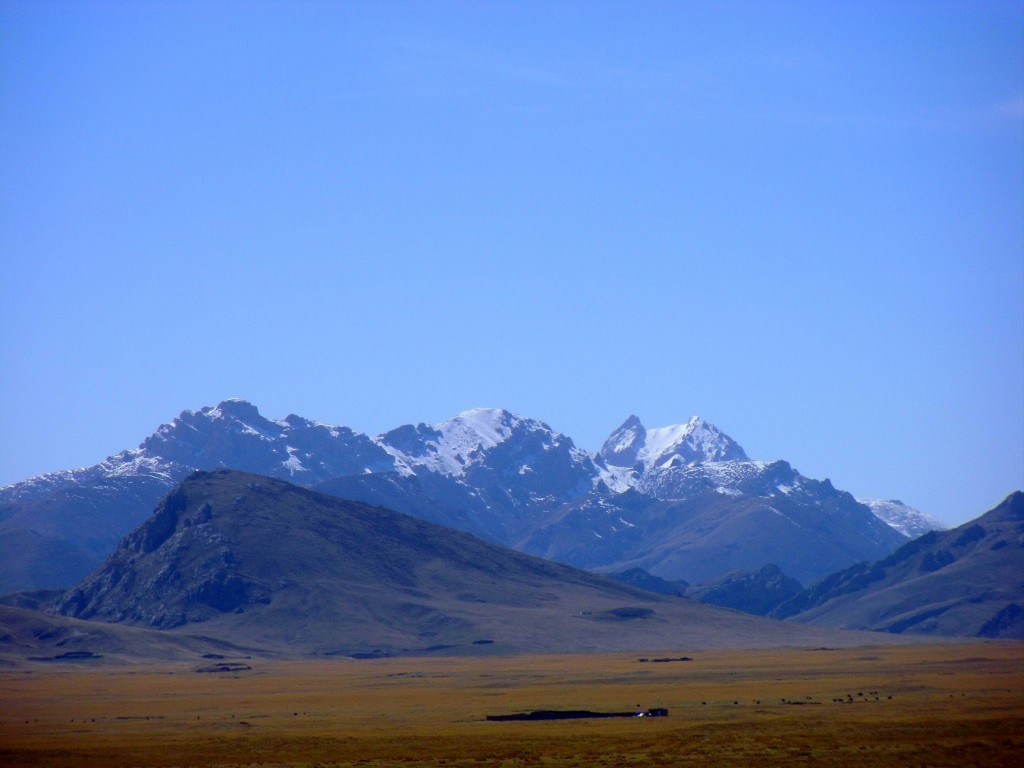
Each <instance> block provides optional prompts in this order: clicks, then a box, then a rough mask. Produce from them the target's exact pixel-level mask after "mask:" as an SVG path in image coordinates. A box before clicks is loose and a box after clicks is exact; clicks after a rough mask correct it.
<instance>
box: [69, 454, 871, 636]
mask: <svg viewBox="0 0 1024 768" xmlns="http://www.w3.org/2000/svg"><path fill="white" fill-rule="evenodd" d="M57 610H58V611H59V612H60V613H62V614H64V615H67V616H73V617H77V618H80V619H89V620H92V621H106V622H116V623H122V624H129V625H135V626H144V627H154V628H163V629H165V630H169V631H172V632H180V633H189V634H200V633H201V634H202V635H204V636H208V637H215V638H218V639H220V640H223V641H226V642H232V643H235V644H237V645H241V646H246V647H253V648H262V649H268V650H273V651H278V652H287V653H315V654H345V655H380V654H393V653H402V652H425V651H434V652H453V653H521V652H529V651H543V652H552V651H560V652H566V651H583V650H624V649H638V648H669V647H679V646H686V647H752V646H771V645H794V644H796V645H799V644H810V643H821V642H826V641H827V642H864V638H863V636H861V637H859V638H855V637H850V638H847V639H845V640H844V639H843V638H841V637H838V636H837V635H836V634H835V633H834V632H831V631H823V630H818V629H809V628H807V627H803V626H801V625H798V624H790V623H782V622H776V621H769V620H764V619H759V618H756V617H751V616H745V615H742V614H737V613H734V612H730V611H722V610H719V609H716V608H713V607H710V606H704V605H700V604H695V603H691V602H690V601H685V600H680V599H678V598H670V597H660V596H657V595H652V594H649V593H644V592H640V591H637V590H635V589H633V588H631V587H628V586H625V585H621V584H618V583H615V582H612V581H610V580H608V579H605V578H603V577H600V576H595V575H592V574H588V573H585V572H583V571H579V570H576V569H573V568H570V567H567V566H562V565H557V564H553V563H549V562H546V561H543V560H539V559H537V558H534V557H530V556H527V555H523V554H520V553H516V552H512V551H510V550H505V549H502V548H500V547H497V546H494V545H491V544H488V543H485V542H483V541H481V540H479V539H476V538H474V537H473V536H470V535H468V534H463V533H459V532H455V531H452V530H450V529H446V528H442V527H439V526H436V525H433V524H431V523H427V522H424V521H422V520H417V519H415V518H411V517H408V516H406V515H402V514H398V513H395V512H391V511H388V510H385V509H382V508H379V507H370V506H367V505H364V504H360V503H356V502H350V501H344V500H339V499H337V498H333V497H329V496H324V495H322V494H318V493H315V492H313V491H309V490H305V489H302V488H298V487H296V486H293V485H290V484H288V483H285V482H283V481H280V480H274V479H270V478H266V477H260V476H255V475H248V474H244V473H239V472H234V471H230V470H218V471H215V472H197V473H195V474H194V475H192V476H191V477H189V478H188V479H187V480H186V481H185V482H184V483H182V484H181V485H179V486H178V487H177V488H175V489H174V491H172V492H171V493H170V494H169V495H168V496H167V497H166V498H165V499H164V500H163V501H162V502H161V503H160V504H159V505H158V507H157V509H156V511H155V513H154V514H153V516H152V517H151V518H150V519H149V520H148V521H147V522H146V523H145V524H144V525H143V526H141V527H140V528H139V529H137V530H136V531H135V532H133V533H132V534H131V535H130V536H128V537H127V538H126V539H125V540H124V541H123V542H122V544H121V546H120V547H119V548H118V550H117V551H116V552H115V553H114V555H113V556H112V557H111V558H110V559H109V560H108V561H107V563H106V564H105V565H104V566H103V567H102V568H100V569H99V570H98V571H96V572H95V573H94V574H92V575H91V576H90V577H89V578H87V579H86V580H85V581H84V582H83V583H82V584H80V585H79V586H78V587H76V588H74V589H72V590H70V591H68V592H67V593H66V594H65V595H64V596H63V598H62V599H61V600H60V601H59V603H58V606H57Z"/></svg>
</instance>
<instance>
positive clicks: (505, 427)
mask: <svg viewBox="0 0 1024 768" xmlns="http://www.w3.org/2000/svg"><path fill="white" fill-rule="evenodd" d="M518 428H525V429H526V430H527V431H531V430H536V429H544V430H547V431H549V432H550V429H549V428H548V427H547V426H546V425H544V424H541V423H540V422H536V421H533V420H532V419H524V418H522V417H519V416H515V415H513V414H511V413H509V412H508V411H506V410H504V409H502V408H474V409H472V410H469V411H463V412H462V413H460V414H459V415H457V416H455V417H454V418H451V419H449V420H448V421H443V422H441V423H440V424H437V425H435V426H432V427H430V426H427V425H425V424H419V425H417V426H415V427H413V426H412V425H411V424H410V425H405V426H402V427H398V428H397V429H394V430H391V431H390V432H387V433H385V434H383V435H381V436H379V437H378V438H377V439H376V442H377V444H378V445H380V446H381V447H382V448H383V449H384V450H385V451H387V452H388V453H389V454H390V455H391V456H393V457H394V458H395V459H396V462H397V463H398V464H399V465H400V466H402V467H404V468H406V469H408V468H412V467H417V466H422V467H425V468H427V469H429V470H431V471H433V472H440V473H441V474H444V475H449V476H456V477H458V476H462V475H464V474H465V472H466V469H467V467H468V466H470V465H472V464H475V463H479V462H480V461H481V459H482V458H483V457H484V455H485V454H486V453H487V451H489V450H491V449H492V448H495V447H496V446H498V445H499V444H501V443H503V442H505V441H506V440H508V439H509V438H510V437H512V435H513V433H514V432H515V431H516V430H517V429H518Z"/></svg>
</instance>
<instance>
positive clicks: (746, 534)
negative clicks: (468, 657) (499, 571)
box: [517, 461, 906, 583]
mask: <svg viewBox="0 0 1024 768" xmlns="http://www.w3.org/2000/svg"><path fill="white" fill-rule="evenodd" d="M652 474H653V477H652ZM654 494H656V495H654ZM905 541H906V538H905V537H904V536H902V535H901V534H900V533H898V532H897V531H895V530H894V529H892V528H890V527H889V526H887V525H885V524H884V523H883V522H881V521H880V520H878V518H876V517H875V516H874V515H873V514H872V513H871V511H870V510H869V509H867V508H866V507H865V506H863V505H861V504H858V503H857V502H856V501H855V500H854V498H853V497H852V496H851V495H850V494H848V493H845V492H842V491H838V490H837V489H835V488H834V487H833V486H832V484H831V483H829V482H828V481H827V480H826V481H816V480H810V479H808V478H805V477H803V476H801V475H800V474H799V473H798V472H796V471H795V470H794V469H793V468H792V467H790V466H789V464H787V463H786V462H783V461H779V462H772V463H765V462H755V461H729V462H713V463H710V464H703V465H692V466H691V465H679V466H673V467H666V468H664V469H655V470H652V472H651V473H644V474H643V475H641V476H640V477H639V478H638V479H637V481H636V483H635V488H634V489H630V490H628V491H626V492H623V493H620V494H616V495H609V494H596V493H595V494H592V495H590V496H589V497H587V498H586V499H584V500H582V501H581V502H577V503H575V504H568V505H566V506H564V507H563V508H562V510H560V516H559V517H558V518H557V519H555V520H553V521H552V522H551V523H549V524H548V525H546V526H543V527H540V528H538V529H537V530H535V531H534V532H533V533H532V534H531V535H530V536H529V537H528V538H525V539H523V540H522V541H520V542H518V543H517V548H518V549H521V550H523V551H524V552H530V553H532V554H535V555H538V556H540V557H545V558H549V559H552V560H558V561H559V562H565V563H569V564H570V565H575V566H576V567H580V568H590V569H595V570H601V571H621V570H625V569H628V568H642V569H643V570H645V571H647V572H649V573H651V574H653V575H655V576H659V577H661V578H663V579H668V580H671V581H678V580H683V581H688V582H690V583H700V582H704V581H708V580H710V579H713V578H715V577H718V576H721V575H723V574H726V573H730V572H733V571H756V570H759V569H761V568H763V567H764V566H766V565H769V564H774V565H776V566H777V567H779V568H781V569H782V571H783V572H784V573H785V574H786V575H787V576H790V577H792V578H795V579H797V580H798V581H801V582H803V583H811V582H813V581H815V580H817V579H819V578H821V577H823V576H825V575H827V574H829V573H832V572H834V571H836V570H839V569H840V568H843V567H845V566H848V565H851V564H853V563H857V562H860V561H862V560H869V559H877V558H880V557H883V556H885V555H886V554H888V553H889V552H891V551H892V550H893V549H895V548H896V547H897V546H899V545H900V544H902V543H903V542H905Z"/></svg>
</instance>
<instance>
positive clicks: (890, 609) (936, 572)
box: [774, 491, 1024, 639]
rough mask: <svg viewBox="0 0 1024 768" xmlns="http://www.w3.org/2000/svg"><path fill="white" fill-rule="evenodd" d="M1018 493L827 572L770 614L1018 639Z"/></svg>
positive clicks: (1021, 512)
mask: <svg viewBox="0 0 1024 768" xmlns="http://www.w3.org/2000/svg"><path fill="white" fill-rule="evenodd" d="M1022 562H1024V493H1021V492H1020V491H1018V492H1016V493H1013V494H1011V495H1010V496H1008V497H1007V498H1006V499H1005V500H1004V501H1003V502H1002V503H1001V504H1000V505H999V506H997V507H996V508H995V509H993V510H991V511H990V512H987V513H985V514H984V515H982V516H981V517H979V518H978V519H977V520H974V521H973V522H970V523H965V524H964V525H962V526H960V527H958V528H954V529H952V530H949V531H942V532H937V531H932V532H931V533H928V534H926V535H924V536H922V537H920V538H918V539H915V540H914V541H911V542H910V543H908V544H905V545H903V546H902V547H900V548H899V549H898V550H896V551H895V552H893V553H892V554H891V555H890V556H888V557H886V558H884V559H882V560H879V561H878V562H875V563H873V564H868V563H860V564H858V565H855V566H853V567H851V568H847V569H846V570H843V571H841V572H839V573H836V574H833V575H831V576H829V577H828V578H826V579H823V580H822V581H820V582H819V583H817V584H815V585H813V586H812V587H810V588H809V589H807V590H805V591H804V592H802V593H800V594H798V595H796V596H795V597H794V598H793V599H792V600H790V601H788V602H787V603H785V604H783V605H782V606H781V607H780V608H779V609H778V610H776V612H775V614H774V615H775V616H777V617H779V618H792V619H794V620H796V621H800V622H805V623H808V624H814V625H818V626H832V627H846V628H851V629H871V630H879V631H885V632H894V633H901V632H906V633H916V634H935V635H967V636H981V637H1013V638H1017V639H1024V605H1022V603H1024V567H1022V566H1021V563H1022Z"/></svg>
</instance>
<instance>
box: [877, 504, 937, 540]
mask: <svg viewBox="0 0 1024 768" xmlns="http://www.w3.org/2000/svg"><path fill="white" fill-rule="evenodd" d="M857 501H858V502H860V503H861V504H863V505H865V506H866V507H868V509H870V510H871V511H872V512H874V513H875V517H877V518H878V519H879V520H881V521H882V522H884V523H887V524H888V525H890V526H892V527H893V528H895V529H896V530H897V531H899V532H900V533H902V534H903V535H904V536H906V537H907V538H911V539H916V538H917V537H918V536H923V535H924V534H926V533H928V531H944V530H946V529H947V526H945V525H943V524H942V522H940V521H939V520H938V519H936V518H934V517H932V516H931V515H929V514H926V513H924V512H922V511H921V510H919V509H914V508H913V507H910V506H907V505H906V504H904V503H903V502H902V501H899V500H898V499H857Z"/></svg>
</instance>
